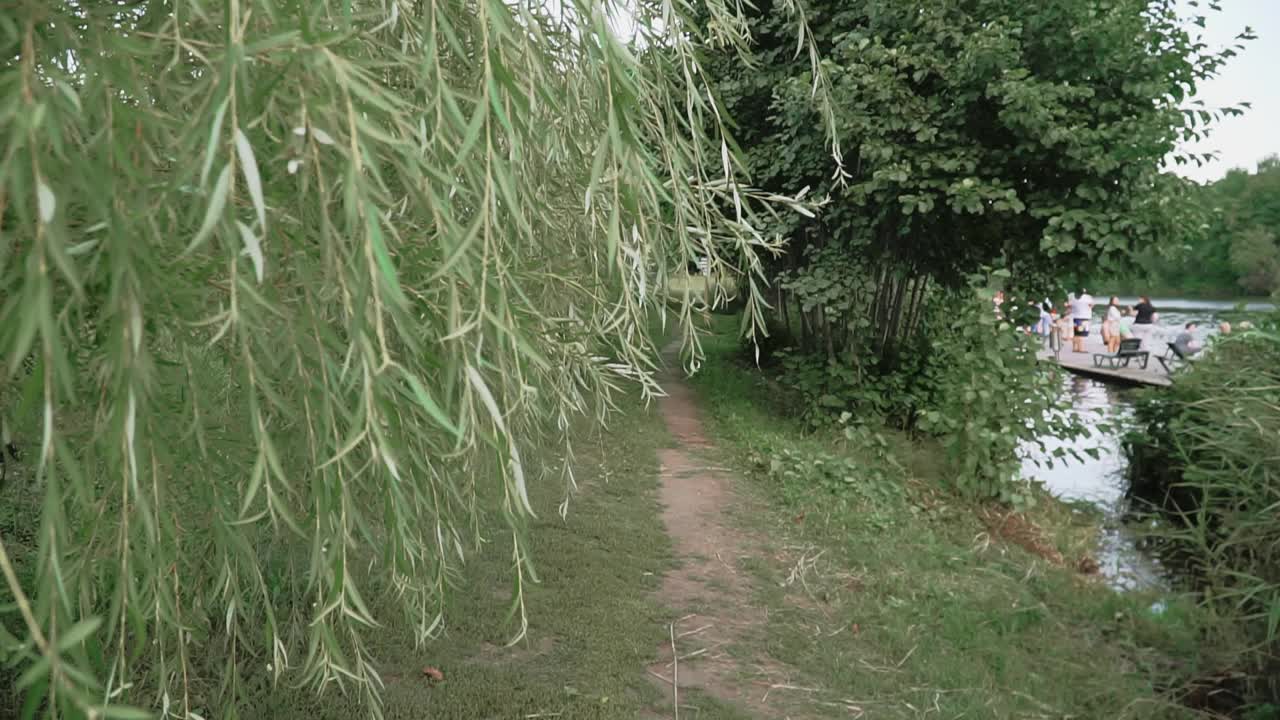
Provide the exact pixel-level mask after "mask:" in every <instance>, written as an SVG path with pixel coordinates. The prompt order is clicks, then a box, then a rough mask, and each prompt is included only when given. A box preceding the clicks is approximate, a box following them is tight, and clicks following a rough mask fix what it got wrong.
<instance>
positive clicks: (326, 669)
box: [0, 0, 810, 718]
mask: <svg viewBox="0 0 1280 720" xmlns="http://www.w3.org/2000/svg"><path fill="white" fill-rule="evenodd" d="M699 7H700V8H702V9H703V10H704V11H705V12H707V13H709V14H710V15H711V16H712V17H714V18H716V22H714V23H709V24H707V23H700V22H698V21H697V20H696V19H694V18H691V17H689V14H690V13H689V12H687V11H686V6H681V8H680V9H679V10H677V9H673V8H672V7H671V6H670V5H669V4H667V3H660V2H641V3H632V4H629V5H628V9H629V11H630V13H631V16H632V18H633V20H634V29H635V32H636V33H637V36H636V38H635V43H634V44H633V45H630V46H629V45H626V44H624V42H623V41H622V40H620V39H619V38H618V37H617V36H615V34H614V33H613V32H612V31H611V29H610V27H609V22H608V17H609V16H610V13H611V12H612V11H613V10H616V7H614V6H613V5H612V4H603V5H602V4H600V3H590V2H578V1H573V2H567V3H555V4H553V5H539V4H516V3H508V2H503V1H501V0H469V1H468V2H463V3H440V2H429V1H426V0H413V1H410V0H397V1H396V2H385V0H308V1H307V2H298V1H296V0H255V1H254V2H246V1H245V0H188V1H187V2H181V3H175V2H172V1H171V0H138V1H137V2H128V3H116V2H85V1H76V0H49V1H48V2H44V1H41V2H21V3H17V4H14V3H6V7H5V10H4V12H3V13H0V55H3V57H4V58H5V59H6V60H5V65H4V69H3V71H2V72H0V158H3V159H2V160H0V229H3V233H0V362H3V363H4V365H5V370H4V372H3V375H2V377H3V381H4V384H3V385H0V414H2V415H3V418H4V425H5V431H6V434H7V433H8V432H12V433H13V434H14V436H15V437H16V438H17V440H18V441H19V443H20V444H21V445H22V446H23V447H24V449H25V451H26V457H27V458H28V460H27V461H26V462H27V463H28V464H29V466H30V470H31V472H30V474H29V475H28V476H27V482H29V483H30V484H31V485H32V486H34V487H35V488H36V492H35V493H29V492H25V491H24V492H19V491H17V490H14V491H13V493H14V495H13V497H15V498H16V497H21V498H28V499H32V502H31V504H30V505H26V506H23V507H22V508H21V510H22V512H23V515H24V516H25V517H26V518H27V519H28V522H29V523H31V524H33V525H35V526H36V532H34V533H31V537H32V538H33V542H31V543H29V544H26V543H24V544H22V545H19V544H18V543H17V542H14V541H13V540H12V539H11V538H10V537H8V536H6V537H5V538H4V542H3V543H2V544H0V569H2V570H3V571H4V572H3V574H4V587H6V588H7V593H8V597H10V598H11V599H12V602H11V603H10V602H6V604H5V606H4V614H3V619H2V621H0V624H2V626H3V628H4V630H5V635H4V636H3V638H0V644H2V645H3V646H4V648H5V652H7V653H11V655H12V656H11V658H10V659H11V660H12V661H13V662H14V663H15V666H16V670H17V672H18V674H19V675H20V678H19V682H18V690H19V691H20V692H22V693H24V694H25V696H26V697H27V698H28V706H27V707H28V710H29V711H30V712H32V713H34V712H48V713H50V714H55V715H58V716H71V717H81V716H91V717H92V716H103V715H110V713H116V714H117V715H118V714H120V713H126V712H130V711H128V710H126V709H122V708H123V707H124V705H123V704H124V703H133V704H135V705H142V706H146V707H148V708H151V709H155V710H163V711H164V712H165V713H168V714H176V715H179V716H185V717H196V716H197V715H203V716H204V717H209V718H212V717H214V716H215V715H217V716H221V717H227V718H233V717H236V716H237V714H238V713H239V712H240V708H242V707H243V705H244V703H245V700H246V698H248V697H251V696H254V695H257V694H260V693H262V692H268V691H269V690H270V688H273V687H275V686H277V685H284V684H287V685H291V686H294V685H296V686H302V687H305V688H308V689H309V690H310V691H314V692H320V691H322V690H333V691H339V690H340V691H341V692H344V693H349V694H351V695H352V696H355V697H360V698H362V699H361V702H362V703H363V707H364V708H365V709H366V711H367V712H370V713H374V714H376V713H377V711H378V704H377V703H378V695H379V688H380V686H381V684H380V681H379V679H378V671H377V665H376V658H375V657H374V655H373V652H372V650H371V649H370V645H369V639H370V637H371V636H372V635H375V634H377V633H379V632H382V630H381V629H380V628H382V627H384V626H385V624H386V623H387V622H389V619H388V617H387V616H386V614H387V613H398V614H399V615H400V616H401V618H402V619H404V620H405V622H406V623H407V624H408V625H409V626H410V627H412V628H413V637H414V639H415V641H416V642H418V643H425V642H427V641H428V640H430V639H432V638H434V637H436V636H438V635H439V633H440V632H441V631H442V629H443V628H444V627H445V625H444V623H445V618H444V609H445V596H446V594H447V592H448V589H449V587H450V585H451V584H453V583H454V582H455V579H456V577H457V573H458V570H459V567H460V565H461V564H462V563H463V562H464V559H465V558H466V557H467V556H468V555H470V554H471V553H472V551H473V550H475V549H476V548H478V547H479V546H481V545H482V544H483V543H484V542H485V541H486V540H487V539H488V538H486V537H484V536H482V535H481V533H480V530H479V528H480V526H481V519H482V518H483V517H484V516H486V515H487V514H493V515H495V516H497V517H499V518H501V519H502V520H503V522H504V524H505V528H506V529H505V532H507V533H509V534H510V536H511V542H512V550H511V557H510V562H511V569H512V572H513V578H512V579H513V583H514V592H513V594H512V599H511V612H512V616H513V617H514V618H516V619H517V621H518V624H517V625H516V626H515V627H514V629H513V630H512V633H513V634H514V635H515V636H517V637H518V636H519V635H520V634H521V632H522V630H523V627H524V622H525V621H526V614H525V591H526V589H527V587H528V584H529V583H530V582H533V581H534V580H536V578H535V576H534V575H533V573H532V571H531V566H530V565H529V557H528V554H527V543H526V540H525V528H526V526H527V523H528V521H529V518H530V516H531V515H532V514H533V509H532V506H531V503H530V500H529V487H530V486H531V485H532V484H534V483H541V482H553V483H556V484H557V485H559V486H561V487H564V488H565V491H566V494H567V493H568V492H569V490H570V489H571V488H572V485H573V478H572V474H571V473H569V472H568V471H567V470H566V465H565V464H564V462H563V460H562V459H561V458H556V457H549V456H548V455H549V454H548V453H546V452H543V450H545V449H546V448H548V447H551V448H557V449H558V450H559V453H560V455H561V456H562V457H563V458H567V457H569V456H571V455H572V450H573V446H572V441H573V434H572V433H570V432H569V427H570V423H569V421H570V420H571V419H572V418H574V417H576V416H579V415H586V416H589V417H592V418H595V419H596V420H597V421H603V420H604V419H605V418H606V416H607V414H608V411H609V409H610V407H611V406H612V404H613V401H614V398H615V397H616V396H617V394H618V392H619V391H620V389H621V388H622V387H623V386H624V385H625V384H628V383H636V384H638V385H640V386H641V387H642V388H644V389H645V390H646V391H651V390H652V389H653V388H654V385H655V383H654V380H653V369H654V366H655V363H656V359H655V351H654V348H653V346H652V342H651V340H650V338H649V336H648V334H647V332H646V329H647V321H648V312H649V310H650V309H651V308H652V307H653V306H654V305H655V304H658V303H661V302H663V298H662V296H661V294H660V293H659V292H658V289H659V288H661V287H663V286H664V285H665V278H666V276H667V275H668V274H670V272H671V271H672V269H673V266H674V268H675V269H682V268H683V267H684V264H685V262H687V261H688V260H690V259H692V258H693V257H696V256H705V257H707V258H709V262H710V264H711V267H712V270H713V271H714V272H715V273H717V274H723V275H727V276H731V277H733V278H734V279H735V281H736V282H737V283H738V285H739V286H740V287H741V288H742V291H741V292H742V295H743V296H744V299H745V302H746V305H747V307H748V310H749V312H748V320H749V322H748V330H750V328H753V327H757V326H758V325H759V322H758V321H759V320H760V319H761V315H760V313H761V310H760V307H759V305H760V301H761V299H760V297H759V295H758V292H757V287H758V284H757V279H758V277H759V275H760V268H761V260H760V258H759V256H758V255H759V254H760V253H766V254H767V253H768V252H769V251H771V250H772V249H775V248H776V247H777V243H778V238H777V237H776V236H774V235H772V234H771V233H770V232H769V227H770V223H775V222H776V220H777V216H778V213H779V212H781V211H784V210H789V209H796V210H802V211H804V212H810V211H809V210H808V209H807V208H805V207H803V206H802V205H801V204H800V203H798V202H796V201H795V200H794V199H788V198H786V197H783V196H782V194H779V193H767V192H766V193H761V192H757V191H754V190H751V189H750V188H748V187H746V186H745V185H742V184H741V183H740V182H739V181H738V180H737V178H736V172H737V171H736V169H735V162H734V159H733V156H732V153H731V152H730V150H729V146H728V145H727V143H726V142H725V141H724V139H723V138H722V135H721V133H720V127H721V126H722V125H723V124H724V123H725V122H727V120H726V119H725V118H724V117H722V116H721V114H720V111H719V109H718V106H717V105H715V103H714V101H713V100H712V98H710V97H708V95H707V93H706V92H705V87H704V80H703V78H704V77H705V76H706V69H705V68H703V67H702V64H701V61H700V60H699V54H700V53H701V52H703V50H704V49H705V48H706V47H707V46H709V45H715V46H716V47H720V48H727V47H738V48H743V47H745V45H746V43H747V39H748V35H747V33H746V32H745V30H744V28H743V23H741V22H740V21H739V20H740V18H739V16H738V9H737V8H738V6H737V5H736V4H735V3H731V2H725V1H724V0H707V2H705V3H699ZM635 47H648V48H654V47H662V48H663V49H664V50H665V52H663V53H644V54H640V55H638V54H637V53H636V52H635V51H634V48H635ZM708 148H718V149H719V150H720V152H718V153H714V154H709V153H708V152H707V149H708ZM728 207H732V208H734V212H733V213H731V214H725V213H722V212H721V209H722V208H728ZM693 312H694V310H693V307H692V303H684V304H683V305H682V306H681V307H680V308H679V314H680V323H679V325H680V328H681V333H682V338H683V340H684V344H685V346H686V347H687V348H688V349H689V351H690V353H691V354H692V361H693V362H696V358H697V338H696V333H695V329H694V324H693V323H692V321H691V318H692V313H693ZM32 495H34V498H32V497H31V496H32ZM11 499H12V498H10V497H6V498H5V499H4V502H10V501H11ZM566 503H567V500H566ZM375 598H391V599H393V600H394V601H395V602H393V603H390V604H388V605H383V604H380V603H376V602H373V600H374V599H375ZM268 666H269V667H270V668H271V669H270V671H269V672H266V673H264V672H262V668H264V667H268ZM117 703H119V704H120V707H116V704H117ZM108 706H109V707H108Z"/></svg>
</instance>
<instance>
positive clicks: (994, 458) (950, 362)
mask: <svg viewBox="0 0 1280 720" xmlns="http://www.w3.org/2000/svg"><path fill="white" fill-rule="evenodd" d="M922 322H923V324H924V326H925V328H926V330H927V333H926V334H925V336H924V337H922V338H920V339H918V340H917V341H916V342H915V343H914V344H913V345H912V346H911V347H910V349H909V351H907V352H905V353H904V358H903V360H902V361H900V362H899V363H898V364H897V365H895V366H894V367H892V368H886V367H885V366H884V365H882V364H879V363H877V362H876V361H875V359H874V358H868V357H864V356H860V355H858V354H856V353H853V352H852V351H847V350H846V351H844V352H842V353H840V354H838V355H836V356H835V357H833V358H824V357H822V356H820V355H814V354H808V353H804V352H801V351H798V350H796V349H784V350H782V351H780V352H779V353H778V355H779V356H780V358H781V363H780V366H779V368H780V373H779V376H778V380H779V382H780V383H781V384H783V385H784V386H786V387H788V388H790V389H791V390H793V391H794V392H795V394H796V395H797V397H798V398H799V402H798V403H797V405H798V408H797V412H798V414H799V416H800V417H801V418H802V419H803V420H804V421H805V423H806V424H807V425H808V426H809V427H811V428H824V427H830V426H836V425H845V424H847V422H848V421H849V419H850V418H851V417H853V416H856V417H857V418H858V422H859V423H860V424H861V425H860V426H862V427H871V426H874V425H877V424H882V423H887V424H888V425H890V426H894V427H898V428H902V429H916V430H919V431H923V432H925V433H928V434H931V435H934V436H937V437H939V438H940V439H941V441H942V444H943V446H944V447H945V448H946V451H947V453H948V456H949V458H950V460H951V462H950V465H949V466H950V467H951V469H952V472H951V474H950V476H949V477H948V478H947V480H948V483H949V484H950V485H951V486H952V487H954V488H955V489H957V490H959V491H960V492H962V493H963V494H966V495H969V496H972V497H982V498H985V497H996V498H1000V499H1003V500H1006V501H1009V502H1012V503H1014V504H1016V505H1019V506H1024V505H1027V504H1029V503H1031V502H1032V499H1033V497H1034V495H1033V494H1032V493H1031V492H1030V488H1028V487H1027V485H1026V483H1025V481H1022V480H1021V479H1020V475H1021V458H1020V450H1021V449H1022V448H1023V447H1025V446H1026V444H1027V443H1031V442H1038V441H1039V439H1040V438H1043V437H1060V438H1064V439H1068V440H1070V439H1072V438H1078V437H1083V436H1084V434H1085V433H1084V429H1083V428H1082V427H1080V426H1079V424H1078V423H1077V422H1076V421H1074V420H1073V419H1072V416H1071V415H1070V414H1069V413H1067V412H1065V408H1064V407H1063V405H1062V398H1061V396H1060V395H1061V393H1060V387H1061V385H1060V381H1059V378H1058V374H1057V372H1056V371H1054V370H1052V369H1050V368H1048V367H1045V366H1044V365H1042V364H1040V363H1038V362H1037V360H1036V350H1037V349H1038V344H1037V342H1036V341H1035V340H1034V339H1033V338H1030V337H1029V336H1027V335H1025V334H1024V333H1022V332H1021V331H1020V330H1019V329H1018V328H1016V327H1015V326H1014V325H1013V324H1011V323H1010V322H1008V321H1006V320H1002V319H1000V318H998V317H997V316H996V314H995V313H994V312H992V302H991V296H990V293H984V292H975V291H973V290H968V291H961V292H955V293H948V294H947V295H945V296H943V297H942V298H941V299H939V300H938V301H937V302H935V303H934V304H933V305H932V306H931V307H930V308H929V309H928V310H927V311H926V312H925V313H924V318H923V320H922ZM1071 452H1072V451H1070V450H1063V451H1062V453H1071ZM1077 455H1078V453H1077Z"/></svg>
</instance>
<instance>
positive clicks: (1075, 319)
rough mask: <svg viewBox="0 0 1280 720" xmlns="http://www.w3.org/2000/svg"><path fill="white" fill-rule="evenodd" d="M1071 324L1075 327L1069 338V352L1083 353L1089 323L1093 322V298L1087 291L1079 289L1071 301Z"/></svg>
mask: <svg viewBox="0 0 1280 720" xmlns="http://www.w3.org/2000/svg"><path fill="white" fill-rule="evenodd" d="M1070 304H1071V323H1072V325H1074V326H1075V334H1074V336H1073V337H1072V338H1071V350H1072V351H1073V352H1078V353H1082V352H1084V351H1085V350H1084V343H1085V338H1087V337H1089V322H1090V321H1091V320H1093V296H1092V295H1090V294H1089V291H1088V290H1085V289H1084V288H1081V289H1080V294H1079V295H1078V296H1076V297H1075V298H1074V299H1072V300H1071V303H1070Z"/></svg>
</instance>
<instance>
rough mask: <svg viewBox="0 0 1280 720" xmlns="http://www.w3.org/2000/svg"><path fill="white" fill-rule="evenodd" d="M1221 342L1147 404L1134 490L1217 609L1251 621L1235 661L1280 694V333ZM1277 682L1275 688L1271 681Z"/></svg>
mask: <svg viewBox="0 0 1280 720" xmlns="http://www.w3.org/2000/svg"><path fill="white" fill-rule="evenodd" d="M1269 325H1270V329H1268V330H1252V331H1246V332H1242V333H1237V334H1233V335H1231V336H1224V337H1220V338H1218V339H1217V340H1216V342H1215V343H1214V344H1213V345H1211V346H1210V348H1209V349H1208V350H1206V351H1205V352H1204V353H1203V355H1202V357H1200V358H1199V359H1198V360H1197V361H1196V362H1195V363H1193V364H1191V366H1190V367H1189V368H1187V369H1186V370H1184V371H1182V372H1180V373H1179V374H1178V376H1177V378H1176V381H1175V382H1174V384H1173V387H1172V388H1170V389H1168V390H1167V391H1162V392H1160V393H1151V394H1148V395H1146V396H1145V397H1144V398H1142V399H1141V401H1140V402H1139V403H1138V405H1137V408H1136V412H1135V420H1136V423H1137V430H1136V431H1135V432H1133V433H1131V434H1130V435H1129V437H1128V440H1127V449H1128V452H1129V454H1130V476H1131V482H1132V485H1133V491H1134V493H1135V494H1136V495H1137V496H1138V497H1140V498H1143V499H1146V500H1148V501H1150V502H1151V503H1153V504H1154V506H1155V507H1156V508H1157V509H1159V510H1162V511H1163V512H1164V514H1165V516H1166V517H1167V518H1168V520H1169V521H1170V522H1171V524H1172V527H1171V528H1169V529H1168V530H1167V531H1166V532H1164V533H1162V539H1163V542H1164V545H1165V547H1166V549H1167V550H1168V551H1169V552H1170V553H1171V554H1172V555H1173V556H1174V557H1175V558H1177V559H1178V560H1179V561H1180V562H1181V563H1182V564H1183V565H1184V566H1185V567H1186V569H1187V570H1188V571H1190V573H1191V574H1192V577H1193V578H1194V579H1195V581H1196V583H1197V585H1198V586H1199V587H1201V588H1202V591H1203V599H1204V602H1205V603H1206V604H1208V605H1209V606H1210V607H1211V608H1213V610H1214V611H1215V612H1218V613H1220V614H1222V615H1223V616H1225V617H1228V618H1231V619H1232V620H1233V621H1234V622H1237V623H1239V624H1240V625H1241V626H1242V627H1244V628H1246V629H1247V630H1248V632H1249V633H1250V635H1251V642H1249V643H1244V644H1241V645H1239V646H1238V647H1237V648H1235V649H1236V652H1237V654H1238V658H1237V659H1236V663H1237V664H1238V665H1239V666H1240V669H1244V670H1247V671H1249V672H1251V673H1252V674H1253V675H1255V676H1256V677H1258V678H1259V679H1260V681H1259V683H1258V685H1259V686H1258V687H1257V688H1255V689H1256V690H1257V691H1258V692H1259V694H1260V695H1262V696H1264V697H1265V698H1266V699H1270V700H1271V701H1272V702H1273V703H1274V702H1277V701H1280V685H1277V684H1276V682H1275V679H1276V678H1277V677H1280V675H1277V674H1276V670H1277V669H1278V668H1280V516H1277V514H1276V508H1277V503H1278V502H1280V474H1278V473H1277V472H1276V468H1277V462H1276V458H1277V457H1280V332H1278V331H1277V330H1280V328H1278V327H1277V323H1276V322H1275V320H1274V319H1272V321H1271V322H1270V323H1269ZM1268 678H1269V679H1270V685H1269V686H1268V685H1267V679H1268Z"/></svg>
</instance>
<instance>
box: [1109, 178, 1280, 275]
mask: <svg viewBox="0 0 1280 720" xmlns="http://www.w3.org/2000/svg"><path fill="white" fill-rule="evenodd" d="M1180 203H1182V204H1183V205H1184V206H1186V207H1187V208H1188V209H1189V210H1190V211H1191V212H1192V213H1193V217H1192V219H1191V221H1190V222H1189V224H1188V230H1189V231H1190V232H1188V233H1187V235H1186V237H1185V238H1184V239H1183V242H1181V243H1178V244H1172V245H1171V244H1168V243H1164V244H1162V245H1160V246H1156V247H1153V248H1150V249H1149V250H1148V251H1146V252H1142V253H1140V254H1139V267H1140V268H1142V269H1143V271H1142V272H1138V273H1131V274H1121V275H1120V276H1118V279H1114V280H1112V281H1111V282H1112V283H1113V284H1119V285H1123V286H1125V288H1126V289H1132V290H1136V291H1138V292H1147V293H1153V292H1161V291H1162V290H1163V289H1166V288H1167V289H1169V290H1171V291H1175V292H1178V293H1180V294H1190V295H1199V296H1215V295H1216V296H1224V297H1234V296H1237V295H1240V294H1241V293H1244V294H1248V295H1269V294H1272V293H1275V292H1277V291H1280V239H1278V238H1277V236H1276V233H1275V228H1277V227H1280V158H1278V157H1276V156H1275V155H1271V156H1268V157H1266V158H1263V159H1262V160H1260V161H1259V162H1258V165H1257V170H1256V172H1253V173H1250V172H1247V171H1245V170H1243V169H1238V168H1237V169H1234V170H1230V171H1228V172H1227V174H1226V176H1224V177H1223V178H1222V179H1220V180H1217V181H1216V182H1213V183H1211V184H1209V185H1207V186H1199V185H1194V184H1192V183H1187V186H1186V188H1185V190H1184V192H1183V193H1182V197H1181V199H1180ZM1152 288H1154V289H1152Z"/></svg>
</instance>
